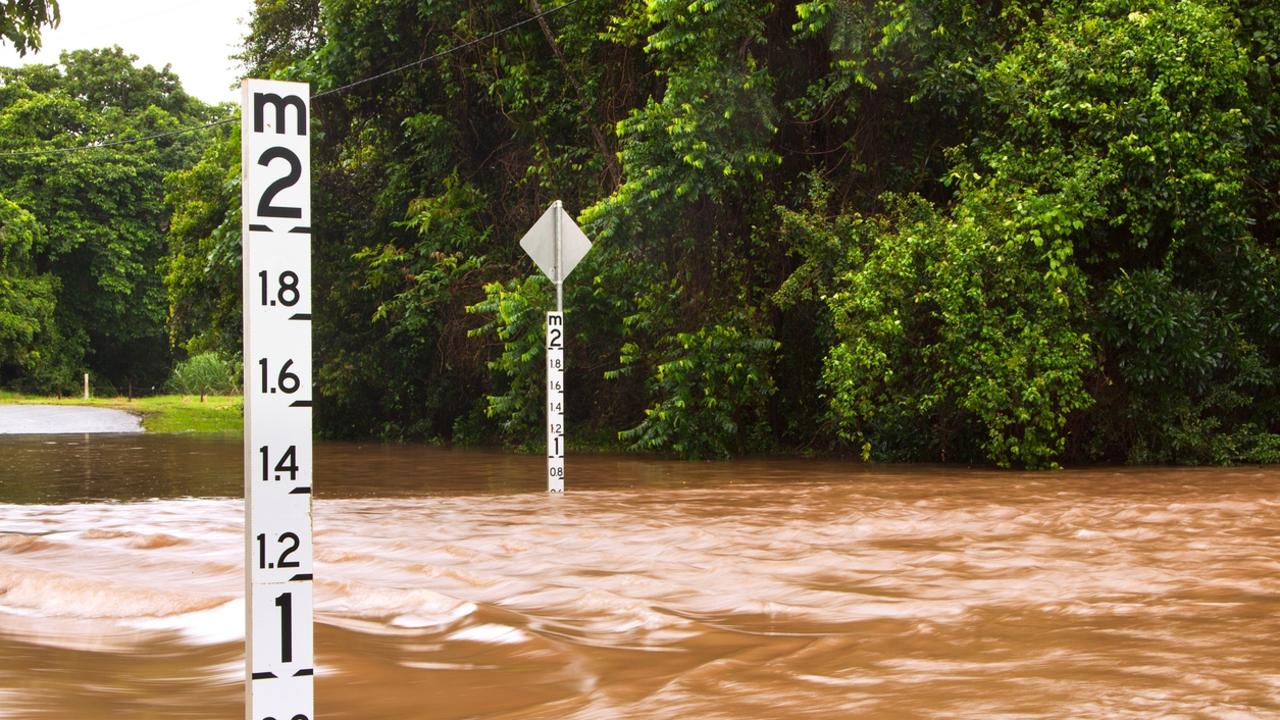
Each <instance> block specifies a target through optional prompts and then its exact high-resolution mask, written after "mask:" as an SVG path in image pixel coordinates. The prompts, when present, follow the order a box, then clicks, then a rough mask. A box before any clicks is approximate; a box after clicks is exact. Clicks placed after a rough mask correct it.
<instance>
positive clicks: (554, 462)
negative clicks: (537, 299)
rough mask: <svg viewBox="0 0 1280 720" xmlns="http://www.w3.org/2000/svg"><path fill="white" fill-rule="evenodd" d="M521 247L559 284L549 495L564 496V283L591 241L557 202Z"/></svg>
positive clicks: (551, 361) (550, 356)
mask: <svg viewBox="0 0 1280 720" xmlns="http://www.w3.org/2000/svg"><path fill="white" fill-rule="evenodd" d="M520 247H521V248H523V249H524V251H525V252H527V253H529V257H531V258H533V261H534V262H535V263H537V265H538V268H539V269H540V270H542V272H543V273H544V274H546V276H547V277H549V278H551V282H553V283H555V284H556V311H555V312H549V313H547V344H546V348H547V406H546V407H547V491H548V492H564V455H565V452H564V451H565V432H564V339H565V328H564V279H565V278H566V277H568V276H569V273H570V272H573V269H574V268H575V267H577V266H578V262H579V261H580V260H582V258H583V257H585V256H586V254H587V251H588V250H590V249H591V241H590V240H588V239H587V236H586V235H584V234H582V229H581V228H579V227H578V224H577V223H575V222H574V221H573V218H571V217H569V215H568V214H567V213H565V211H564V207H563V206H562V205H561V204H560V201H559V200H557V201H555V202H553V203H551V207H549V208H547V211H546V212H544V213H542V217H540V218H538V221H537V222H536V223H534V224H533V227H531V228H529V232H527V233H525V234H524V237H523V238H521V239H520Z"/></svg>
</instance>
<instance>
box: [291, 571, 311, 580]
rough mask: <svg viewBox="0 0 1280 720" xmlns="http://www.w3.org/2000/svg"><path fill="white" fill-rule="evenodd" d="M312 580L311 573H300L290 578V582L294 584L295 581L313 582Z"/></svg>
mask: <svg viewBox="0 0 1280 720" xmlns="http://www.w3.org/2000/svg"><path fill="white" fill-rule="evenodd" d="M311 579H312V578H311V573H298V574H297V575H294V576H293V577H291V578H289V582H293V581H294V580H311Z"/></svg>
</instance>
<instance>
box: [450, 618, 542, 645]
mask: <svg viewBox="0 0 1280 720" xmlns="http://www.w3.org/2000/svg"><path fill="white" fill-rule="evenodd" d="M448 639H449V640H466V641H469V642H478V643H488V644H490V645H518V644H520V643H523V642H528V641H529V635H528V633H526V632H524V631H523V630H520V629H518V628H513V627H510V626H509V625H498V624H495V623H487V624H484V625H475V626H472V627H469V628H463V629H462V630H459V631H458V632H455V633H453V634H452V635H450V636H449V637H448Z"/></svg>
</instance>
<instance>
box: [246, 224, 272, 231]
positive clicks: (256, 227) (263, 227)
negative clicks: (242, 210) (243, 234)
mask: <svg viewBox="0 0 1280 720" xmlns="http://www.w3.org/2000/svg"><path fill="white" fill-rule="evenodd" d="M249 230H251V231H253V232H271V226H270V225H250V226H249Z"/></svg>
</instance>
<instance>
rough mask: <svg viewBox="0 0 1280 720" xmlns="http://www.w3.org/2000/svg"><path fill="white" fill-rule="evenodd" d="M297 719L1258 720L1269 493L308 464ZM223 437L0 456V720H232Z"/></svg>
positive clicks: (767, 471)
mask: <svg viewBox="0 0 1280 720" xmlns="http://www.w3.org/2000/svg"><path fill="white" fill-rule="evenodd" d="M316 450H317V457H316V473H317V480H316V485H315V487H316V490H317V493H318V495H317V497H316V500H315V504H314V513H315V516H314V525H315V554H316V569H315V576H316V608H315V612H316V621H317V627H316V641H315V642H316V655H317V663H318V665H317V680H316V710H317V715H318V717H320V718H326V719H338V718H351V719H353V720H355V719H360V720H367V719H370V718H376V719H379V720H393V719H396V718H406V719H408V718H414V719H417V718H423V719H427V718H433V719H434V718H547V719H551V718H557V719H559V718H573V719H580V720H586V719H588V718H591V719H595V718H599V719H614V718H635V719H637V720H639V719H642V718H643V719H650V718H682V719H683V718H689V717H698V718H725V719H728V718H734V719H754V718H760V719H764V718H769V719H773V718H993V717H1002V718H1135V719H1136V718H1144V719H1145V718H1153V717H1161V718H1215V719H1216V718H1272V717H1280V469H1275V468H1237V469H1225V470H1224V469H1195V470H1180V469H1158V470H1099V471H1067V472H1056V473H1037V474H1019V473H1000V472H980V471H968V470H959V469H950V468H927V467H925V468H921V467H911V468H883V467H867V466H861V465H857V464H850V463H835V462H818V461H803V460H788V461H747V462H732V463H717V464H685V463H677V462H665V461H657V460H643V459H634V458H621V459H620V458H614V457H577V458H571V459H570V463H569V475H568V478H569V479H568V487H569V492H568V493H567V494H566V495H564V496H562V497H557V496H548V495H546V494H545V493H543V492H540V490H541V486H540V483H541V482H542V463H543V460H542V459H541V458H540V457H521V456H512V455H507V454H500V453H488V452H473V451H446V450H439V449H431V448H423V447H405V446H398V447H382V446H369V447H360V446H355V445H339V444H322V443H318V444H317V446H316ZM240 455H241V448H240V444H239V439H238V438H226V439H220V438H213V439H210V438H198V437H182V436H159V435H150V436H137V435H134V436H94V437H91V436H56V437H55V436H44V437H40V436H31V437H21V438H19V437H7V438H0V717H4V718H78V719H79V718H84V719H96V718H119V717H131V718H235V717H242V716H243V709H242V707H243V685H242V682H243V672H244V670H243V627H242V626H243V617H244V609H243V602H242V599H241V598H242V592H243V582H244V581H243V575H242V573H243V570H242V567H241V563H242V561H243V560H242V559H243V553H244V550H243V545H242V543H243V526H242V514H243V508H242V503H241V501H240V500H239V499H238V495H239V494H240V485H241V482H242V481H241V476H240V469H239V468H240Z"/></svg>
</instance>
